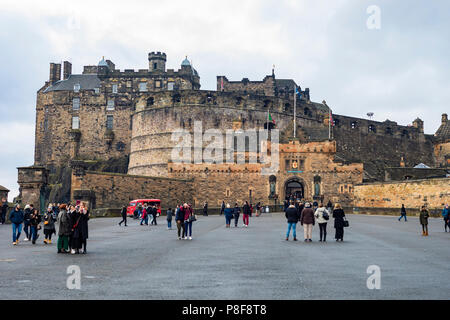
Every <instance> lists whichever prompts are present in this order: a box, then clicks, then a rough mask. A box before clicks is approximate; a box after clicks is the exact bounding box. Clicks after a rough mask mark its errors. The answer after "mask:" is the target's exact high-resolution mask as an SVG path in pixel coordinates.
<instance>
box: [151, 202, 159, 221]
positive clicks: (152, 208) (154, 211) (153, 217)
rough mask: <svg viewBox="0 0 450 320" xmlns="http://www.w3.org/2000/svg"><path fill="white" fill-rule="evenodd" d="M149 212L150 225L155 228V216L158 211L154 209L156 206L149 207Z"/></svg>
mask: <svg viewBox="0 0 450 320" xmlns="http://www.w3.org/2000/svg"><path fill="white" fill-rule="evenodd" d="M150 212H151V215H152V216H151V218H152V221H151V222H150V224H154V225H155V226H156V225H158V223H157V222H156V216H157V215H158V209H157V208H156V204H154V205H152V206H150Z"/></svg>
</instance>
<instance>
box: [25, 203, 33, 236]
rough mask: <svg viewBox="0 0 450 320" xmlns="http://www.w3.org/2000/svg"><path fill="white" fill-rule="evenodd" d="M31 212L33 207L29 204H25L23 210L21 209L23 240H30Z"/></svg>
mask: <svg viewBox="0 0 450 320" xmlns="http://www.w3.org/2000/svg"><path fill="white" fill-rule="evenodd" d="M32 213H33V208H32V206H30V205H29V204H26V205H25V210H24V211H23V232H25V239H23V241H29V240H31V223H30V220H31V214H32Z"/></svg>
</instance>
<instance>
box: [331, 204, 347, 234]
mask: <svg viewBox="0 0 450 320" xmlns="http://www.w3.org/2000/svg"><path fill="white" fill-rule="evenodd" d="M344 217H345V213H344V210H342V207H341V205H340V204H339V203H336V204H335V205H334V210H333V218H334V228H335V229H336V235H335V237H334V238H335V239H336V241H339V240H341V241H344Z"/></svg>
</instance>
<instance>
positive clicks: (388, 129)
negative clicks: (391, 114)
mask: <svg viewBox="0 0 450 320" xmlns="http://www.w3.org/2000/svg"><path fill="white" fill-rule="evenodd" d="M385 133H386V134H390V135H392V128H391V127H387V128H386V130H385Z"/></svg>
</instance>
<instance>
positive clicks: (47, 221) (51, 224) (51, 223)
mask: <svg viewBox="0 0 450 320" xmlns="http://www.w3.org/2000/svg"><path fill="white" fill-rule="evenodd" d="M53 210H54V209H53V208H51V207H49V208H48V209H47V212H46V213H45V215H44V236H45V239H44V243H45V244H51V243H52V234H53V233H54V234H56V229H55V221H56V219H55V217H54V211H53ZM58 212H59V210H58Z"/></svg>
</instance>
